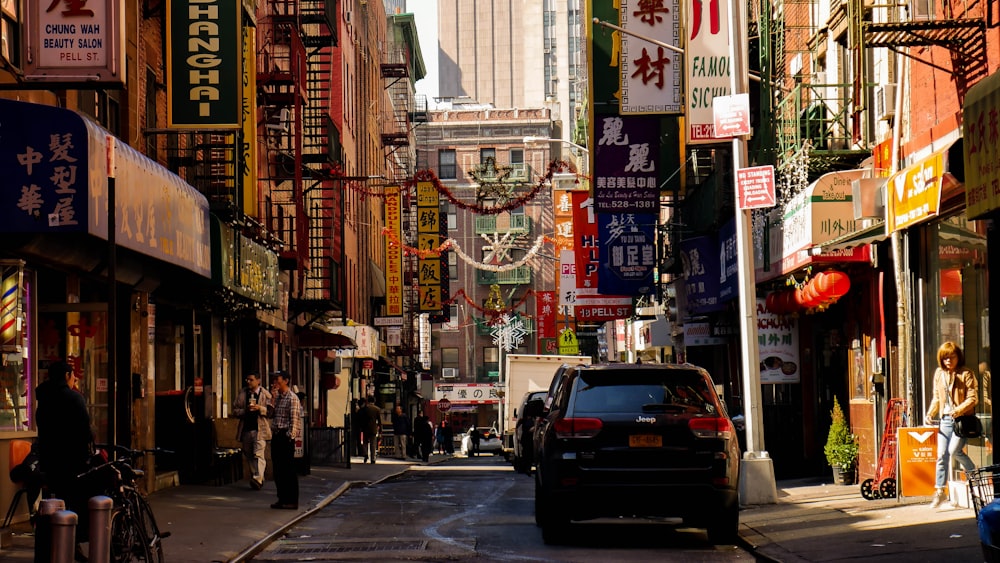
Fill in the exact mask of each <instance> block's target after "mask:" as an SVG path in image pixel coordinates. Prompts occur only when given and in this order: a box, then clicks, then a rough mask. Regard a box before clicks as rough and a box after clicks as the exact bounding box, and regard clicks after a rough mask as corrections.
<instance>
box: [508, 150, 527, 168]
mask: <svg viewBox="0 0 1000 563" xmlns="http://www.w3.org/2000/svg"><path fill="white" fill-rule="evenodd" d="M510 163H511V164H514V165H516V164H524V149H510Z"/></svg>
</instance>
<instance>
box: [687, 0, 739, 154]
mask: <svg viewBox="0 0 1000 563" xmlns="http://www.w3.org/2000/svg"><path fill="white" fill-rule="evenodd" d="M682 1H683V5H684V14H685V15H684V20H685V21H684V23H685V26H684V30H685V33H686V34H687V38H686V39H687V45H685V47H684V58H685V64H684V69H685V71H684V72H685V80H684V84H685V87H686V89H687V96H686V97H685V99H686V100H687V111H686V112H685V115H686V116H687V119H686V120H685V124H686V125H687V142H688V144H706V143H718V142H719V139H717V138H715V131H714V129H715V125H714V114H713V111H712V99H713V98H714V97H715V96H728V95H730V94H731V91H730V83H729V73H730V72H732V59H731V58H730V57H729V41H730V37H729V17H730V16H729V14H730V5H729V4H730V1H731V0H682Z"/></svg>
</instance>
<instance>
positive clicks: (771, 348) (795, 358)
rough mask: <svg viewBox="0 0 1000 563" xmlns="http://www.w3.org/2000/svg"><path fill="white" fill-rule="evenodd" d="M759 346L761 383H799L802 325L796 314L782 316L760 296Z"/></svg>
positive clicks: (758, 310)
mask: <svg viewBox="0 0 1000 563" xmlns="http://www.w3.org/2000/svg"><path fill="white" fill-rule="evenodd" d="M757 347H758V349H759V351H760V364H761V365H760V382H761V383H799V380H800V373H801V370H800V369H799V326H798V318H797V317H795V316H792V315H788V316H778V315H775V314H774V313H772V312H770V311H768V310H767V308H766V307H765V306H764V300H763V299H757Z"/></svg>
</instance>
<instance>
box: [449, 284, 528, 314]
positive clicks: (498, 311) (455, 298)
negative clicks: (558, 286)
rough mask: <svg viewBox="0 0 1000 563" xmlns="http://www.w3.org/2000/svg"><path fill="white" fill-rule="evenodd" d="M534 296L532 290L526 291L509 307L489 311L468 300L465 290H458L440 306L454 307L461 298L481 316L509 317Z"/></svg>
mask: <svg viewBox="0 0 1000 563" xmlns="http://www.w3.org/2000/svg"><path fill="white" fill-rule="evenodd" d="M534 294H535V292H534V290H532V289H528V290H527V291H525V293H524V296H523V297H521V299H519V300H518V301H517V303H513V304H512V305H511V306H510V307H506V306H504V307H501V308H498V309H492V308H491V309H487V308H486V307H483V306H481V305H479V304H478V303H476V302H475V301H473V300H472V299H469V296H468V295H466V294H465V290H464V289H460V290H458V291H456V292H455V295H452V296H451V298H449V299H442V300H441V305H446V306H451V305H454V304H455V303H456V302H457V301H458V298H459V297H461V298H462V299H463V300H464V301H465V303H466V304H467V305H468V306H469V307H472V308H473V309H475V310H476V311H479V312H480V313H481V314H483V315H485V316H487V317H498V316H500V315H504V314H507V315H509V314H511V313H513V312H515V310H516V309H517V308H518V307H521V306H522V305H524V304H525V303H527V301H528V297H530V296H532V295H534Z"/></svg>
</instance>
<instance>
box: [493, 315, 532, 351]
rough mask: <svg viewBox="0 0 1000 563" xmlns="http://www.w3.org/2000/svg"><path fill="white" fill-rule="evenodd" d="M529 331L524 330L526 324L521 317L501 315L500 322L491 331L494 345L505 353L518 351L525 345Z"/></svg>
mask: <svg viewBox="0 0 1000 563" xmlns="http://www.w3.org/2000/svg"><path fill="white" fill-rule="evenodd" d="M527 334H528V331H526V330H525V329H524V323H523V322H522V321H521V318H520V317H511V316H510V315H501V316H500V322H499V323H497V325H496V326H494V327H493V329H492V330H490V336H492V337H493V343H494V344H496V345H497V346H498V347H500V348H502V349H503V351H504V352H510V351H511V350H516V349H517V348H519V347H520V346H521V344H524V337H525V336H526V335H527Z"/></svg>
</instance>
